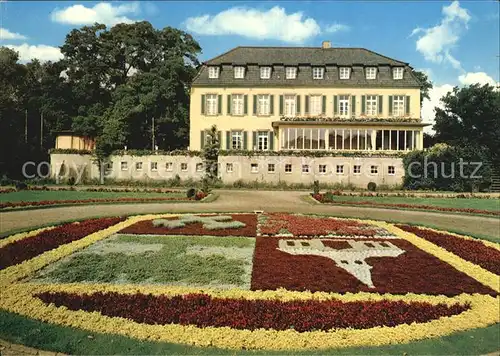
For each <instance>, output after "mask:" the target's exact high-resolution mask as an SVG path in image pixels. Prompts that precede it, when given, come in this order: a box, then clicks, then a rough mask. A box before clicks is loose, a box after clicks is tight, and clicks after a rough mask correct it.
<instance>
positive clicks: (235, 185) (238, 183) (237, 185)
mask: <svg viewBox="0 0 500 356" xmlns="http://www.w3.org/2000/svg"><path fill="white" fill-rule="evenodd" d="M244 186H245V182H244V181H243V179H238V180H235V181H234V182H233V188H243V187H244Z"/></svg>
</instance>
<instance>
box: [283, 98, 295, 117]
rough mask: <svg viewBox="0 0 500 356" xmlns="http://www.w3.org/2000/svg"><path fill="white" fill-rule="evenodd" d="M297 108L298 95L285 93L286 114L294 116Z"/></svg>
mask: <svg viewBox="0 0 500 356" xmlns="http://www.w3.org/2000/svg"><path fill="white" fill-rule="evenodd" d="M295 108H296V96H295V95H285V116H287V117H294V116H295Z"/></svg>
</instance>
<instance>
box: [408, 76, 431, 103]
mask: <svg viewBox="0 0 500 356" xmlns="http://www.w3.org/2000/svg"><path fill="white" fill-rule="evenodd" d="M413 75H414V76H415V77H416V78H417V80H418V81H419V82H420V85H421V86H420V107H422V103H423V101H424V99H429V100H430V98H431V97H430V96H429V91H430V90H431V89H432V88H433V84H432V82H431V81H430V79H429V77H428V76H427V74H425V73H424V72H420V71H418V70H413Z"/></svg>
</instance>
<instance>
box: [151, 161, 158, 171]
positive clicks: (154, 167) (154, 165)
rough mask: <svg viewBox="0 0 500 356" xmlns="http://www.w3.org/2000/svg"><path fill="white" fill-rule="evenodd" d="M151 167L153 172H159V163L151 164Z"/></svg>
mask: <svg viewBox="0 0 500 356" xmlns="http://www.w3.org/2000/svg"><path fill="white" fill-rule="evenodd" d="M150 166H151V170H152V171H157V170H158V162H151V164H150Z"/></svg>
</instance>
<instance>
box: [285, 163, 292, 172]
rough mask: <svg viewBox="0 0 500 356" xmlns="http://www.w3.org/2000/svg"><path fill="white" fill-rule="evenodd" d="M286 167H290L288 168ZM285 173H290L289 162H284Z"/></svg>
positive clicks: (290, 165) (290, 166)
mask: <svg viewBox="0 0 500 356" xmlns="http://www.w3.org/2000/svg"><path fill="white" fill-rule="evenodd" d="M288 168H290V169H288ZM285 173H292V164H291V163H286V164H285Z"/></svg>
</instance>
